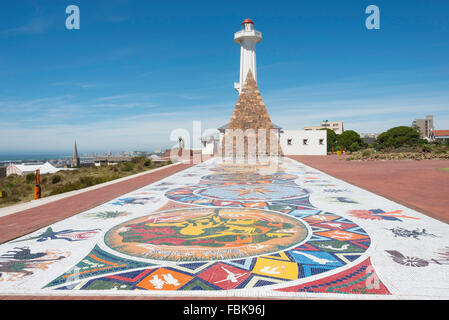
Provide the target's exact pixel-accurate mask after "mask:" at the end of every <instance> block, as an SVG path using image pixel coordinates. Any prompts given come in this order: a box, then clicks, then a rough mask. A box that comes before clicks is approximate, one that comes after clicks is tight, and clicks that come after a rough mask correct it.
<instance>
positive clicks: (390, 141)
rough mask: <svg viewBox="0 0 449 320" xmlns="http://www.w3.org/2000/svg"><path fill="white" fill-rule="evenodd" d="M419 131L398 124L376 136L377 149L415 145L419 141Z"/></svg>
mask: <svg viewBox="0 0 449 320" xmlns="http://www.w3.org/2000/svg"><path fill="white" fill-rule="evenodd" d="M420 140H421V139H420V136H419V132H418V131H416V130H415V129H413V128H411V127H406V126H399V127H394V128H391V129H389V130H388V131H386V132H383V133H381V134H380V135H379V137H378V138H377V145H378V148H379V149H385V148H399V147H402V146H416V145H417V144H418V143H419V142H420Z"/></svg>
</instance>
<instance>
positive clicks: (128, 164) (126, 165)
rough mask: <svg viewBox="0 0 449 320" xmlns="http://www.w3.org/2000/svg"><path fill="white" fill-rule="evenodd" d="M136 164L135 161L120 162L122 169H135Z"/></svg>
mask: <svg viewBox="0 0 449 320" xmlns="http://www.w3.org/2000/svg"><path fill="white" fill-rule="evenodd" d="M134 166H135V164H134V163H133V162H123V163H121V164H120V167H119V169H120V170H121V171H133V170H134Z"/></svg>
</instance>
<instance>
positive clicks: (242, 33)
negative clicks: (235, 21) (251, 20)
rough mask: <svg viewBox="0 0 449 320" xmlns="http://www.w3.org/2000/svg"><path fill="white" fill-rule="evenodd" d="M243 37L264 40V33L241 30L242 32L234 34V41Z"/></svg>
mask: <svg viewBox="0 0 449 320" xmlns="http://www.w3.org/2000/svg"><path fill="white" fill-rule="evenodd" d="M243 36H253V37H257V38H262V32H260V31H256V30H251V31H246V30H241V31H237V32H236V33H234V39H236V38H240V37H243Z"/></svg>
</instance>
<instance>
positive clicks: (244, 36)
mask: <svg viewBox="0 0 449 320" xmlns="http://www.w3.org/2000/svg"><path fill="white" fill-rule="evenodd" d="M234 41H235V42H236V43H238V44H240V82H235V83H234V89H235V90H237V91H238V92H239V94H240V92H241V88H242V87H243V84H244V83H245V80H246V76H247V75H248V71H249V70H251V71H252V73H253V76H254V79H255V80H256V82H257V68H256V43H259V42H260V41H262V32H259V31H256V30H254V22H252V21H251V19H246V20H244V21H243V22H242V30H240V31H238V32H236V33H235V34H234Z"/></svg>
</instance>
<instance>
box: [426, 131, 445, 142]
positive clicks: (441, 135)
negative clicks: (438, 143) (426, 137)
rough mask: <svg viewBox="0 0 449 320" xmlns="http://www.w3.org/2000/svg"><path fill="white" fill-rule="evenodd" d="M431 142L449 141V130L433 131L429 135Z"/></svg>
mask: <svg viewBox="0 0 449 320" xmlns="http://www.w3.org/2000/svg"><path fill="white" fill-rule="evenodd" d="M430 139H431V140H449V130H433V131H432V132H431V134H430Z"/></svg>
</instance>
